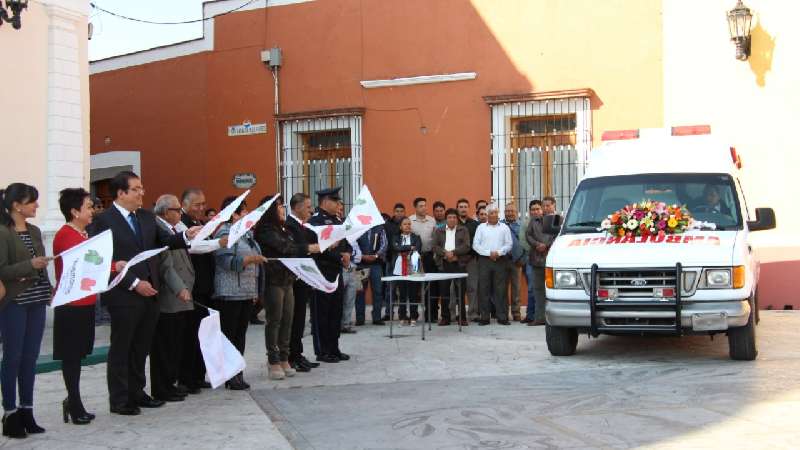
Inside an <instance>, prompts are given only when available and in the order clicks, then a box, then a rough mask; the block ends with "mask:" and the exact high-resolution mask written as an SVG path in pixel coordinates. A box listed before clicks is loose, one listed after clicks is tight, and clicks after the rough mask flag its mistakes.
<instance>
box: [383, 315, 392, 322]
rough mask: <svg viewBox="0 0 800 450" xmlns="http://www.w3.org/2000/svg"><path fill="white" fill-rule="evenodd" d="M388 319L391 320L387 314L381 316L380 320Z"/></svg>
mask: <svg viewBox="0 0 800 450" xmlns="http://www.w3.org/2000/svg"><path fill="white" fill-rule="evenodd" d="M390 320H391V319H390V318H389V316H388V315H385V316H383V317H381V322H388V321H390Z"/></svg>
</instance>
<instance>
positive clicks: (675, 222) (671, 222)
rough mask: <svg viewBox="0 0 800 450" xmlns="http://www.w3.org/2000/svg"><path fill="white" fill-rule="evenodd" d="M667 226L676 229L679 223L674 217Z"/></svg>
mask: <svg viewBox="0 0 800 450" xmlns="http://www.w3.org/2000/svg"><path fill="white" fill-rule="evenodd" d="M667 226H668V227H670V228H675V227H676V226H678V221H677V220H675V218H674V217H670V219H669V221H668V222H667Z"/></svg>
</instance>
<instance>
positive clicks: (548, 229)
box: [542, 214, 564, 236]
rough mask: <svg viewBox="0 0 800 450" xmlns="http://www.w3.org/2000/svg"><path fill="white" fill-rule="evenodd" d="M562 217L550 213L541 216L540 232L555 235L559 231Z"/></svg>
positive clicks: (562, 220)
mask: <svg viewBox="0 0 800 450" xmlns="http://www.w3.org/2000/svg"><path fill="white" fill-rule="evenodd" d="M563 222H564V218H563V217H561V216H560V215H558V214H551V215H548V216H544V217H543V218H542V232H544V233H545V234H552V235H554V236H555V235H557V234H559V233H561V225H562V224H563Z"/></svg>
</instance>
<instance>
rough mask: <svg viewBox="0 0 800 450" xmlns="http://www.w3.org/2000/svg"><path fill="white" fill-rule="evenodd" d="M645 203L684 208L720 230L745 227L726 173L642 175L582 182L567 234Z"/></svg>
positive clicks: (583, 230)
mask: <svg viewBox="0 0 800 450" xmlns="http://www.w3.org/2000/svg"><path fill="white" fill-rule="evenodd" d="M642 200H652V201H658V202H664V203H667V204H669V205H673V204H677V205H683V206H685V207H686V208H687V209H688V210H689V213H690V214H691V215H692V217H693V218H694V219H695V220H699V221H705V222H710V223H714V224H716V229H717V230H738V229H741V228H742V216H741V214H740V212H739V201H738V199H737V197H736V189H735V187H734V183H733V179H732V178H731V176H730V175H726V174H684V173H676V174H640V175H625V176H613V177H600V178H590V179H586V180H583V181H582V182H581V183H580V185H579V186H578V189H577V190H576V191H575V196H574V197H573V199H572V202H571V203H570V208H569V213H568V214H567V219H566V221H565V224H564V229H563V232H564V233H590V232H593V231H595V230H596V229H597V228H598V227H599V226H600V224H601V222H602V221H603V220H604V219H606V218H607V217H608V215H610V214H612V213H614V212H615V211H617V210H619V209H621V208H623V207H625V206H626V205H630V204H633V203H640V202H641V201H642Z"/></svg>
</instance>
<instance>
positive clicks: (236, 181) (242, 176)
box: [233, 173, 256, 189]
mask: <svg viewBox="0 0 800 450" xmlns="http://www.w3.org/2000/svg"><path fill="white" fill-rule="evenodd" d="M255 184H256V174H254V173H237V174H234V175H233V185H234V186H235V187H236V188H238V189H250V188H251V187H253V186H255Z"/></svg>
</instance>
